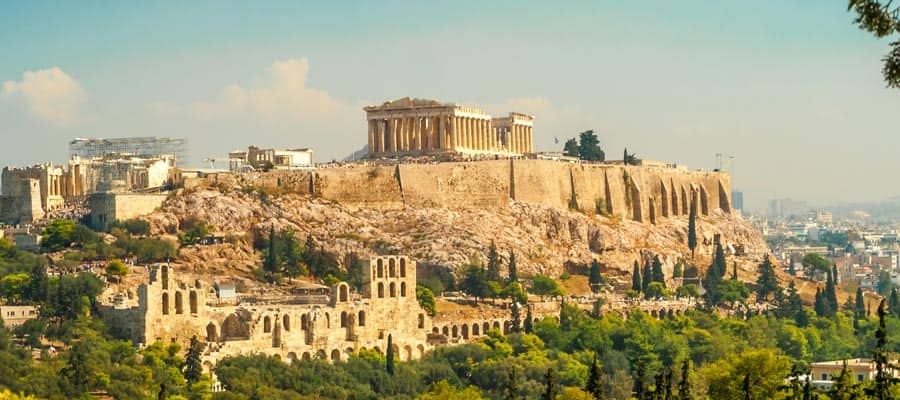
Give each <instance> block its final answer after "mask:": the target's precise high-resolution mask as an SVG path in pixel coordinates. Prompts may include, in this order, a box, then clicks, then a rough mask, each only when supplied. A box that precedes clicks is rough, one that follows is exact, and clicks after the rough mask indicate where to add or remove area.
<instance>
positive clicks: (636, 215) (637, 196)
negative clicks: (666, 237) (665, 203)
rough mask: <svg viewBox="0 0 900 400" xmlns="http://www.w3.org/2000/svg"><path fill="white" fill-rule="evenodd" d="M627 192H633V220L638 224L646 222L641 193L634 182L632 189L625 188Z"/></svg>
mask: <svg viewBox="0 0 900 400" xmlns="http://www.w3.org/2000/svg"><path fill="white" fill-rule="evenodd" d="M625 190H631V219H632V220H634V221H638V222H644V215H643V207H642V204H641V203H642V200H643V199H641V191H640V190H639V189H638V188H637V185H636V184H635V183H634V182H633V181H632V183H631V188H625Z"/></svg>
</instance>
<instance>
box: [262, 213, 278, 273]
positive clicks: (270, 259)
mask: <svg viewBox="0 0 900 400" xmlns="http://www.w3.org/2000/svg"><path fill="white" fill-rule="evenodd" d="M277 242H278V239H277V238H276V237H275V225H272V226H271V227H270V228H269V247H268V249H267V250H266V259H265V261H264V263H263V270H264V271H266V272H267V273H269V274H274V273H275V272H278V250H277V246H276V243H277Z"/></svg>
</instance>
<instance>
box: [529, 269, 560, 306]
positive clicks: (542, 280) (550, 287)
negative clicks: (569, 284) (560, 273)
mask: <svg viewBox="0 0 900 400" xmlns="http://www.w3.org/2000/svg"><path fill="white" fill-rule="evenodd" d="M531 293H534V294H536V295H538V296H541V301H543V300H544V296H553V297H556V296H564V295H565V294H566V293H565V291H563V289H562V287H560V286H559V283H558V282H556V280H554V279H553V278H550V277H549V276H545V275H537V276H535V277H534V284H533V285H532V286H531Z"/></svg>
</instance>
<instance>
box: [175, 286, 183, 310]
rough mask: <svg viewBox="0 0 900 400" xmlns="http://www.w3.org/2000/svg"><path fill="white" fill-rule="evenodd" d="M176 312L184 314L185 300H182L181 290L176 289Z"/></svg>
mask: <svg viewBox="0 0 900 400" xmlns="http://www.w3.org/2000/svg"><path fill="white" fill-rule="evenodd" d="M175 314H184V302H182V300H181V291H180V290H178V291H175Z"/></svg>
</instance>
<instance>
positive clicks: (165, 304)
mask: <svg viewBox="0 0 900 400" xmlns="http://www.w3.org/2000/svg"><path fill="white" fill-rule="evenodd" d="M162 313H163V315H169V294H168V293H163V295H162Z"/></svg>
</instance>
